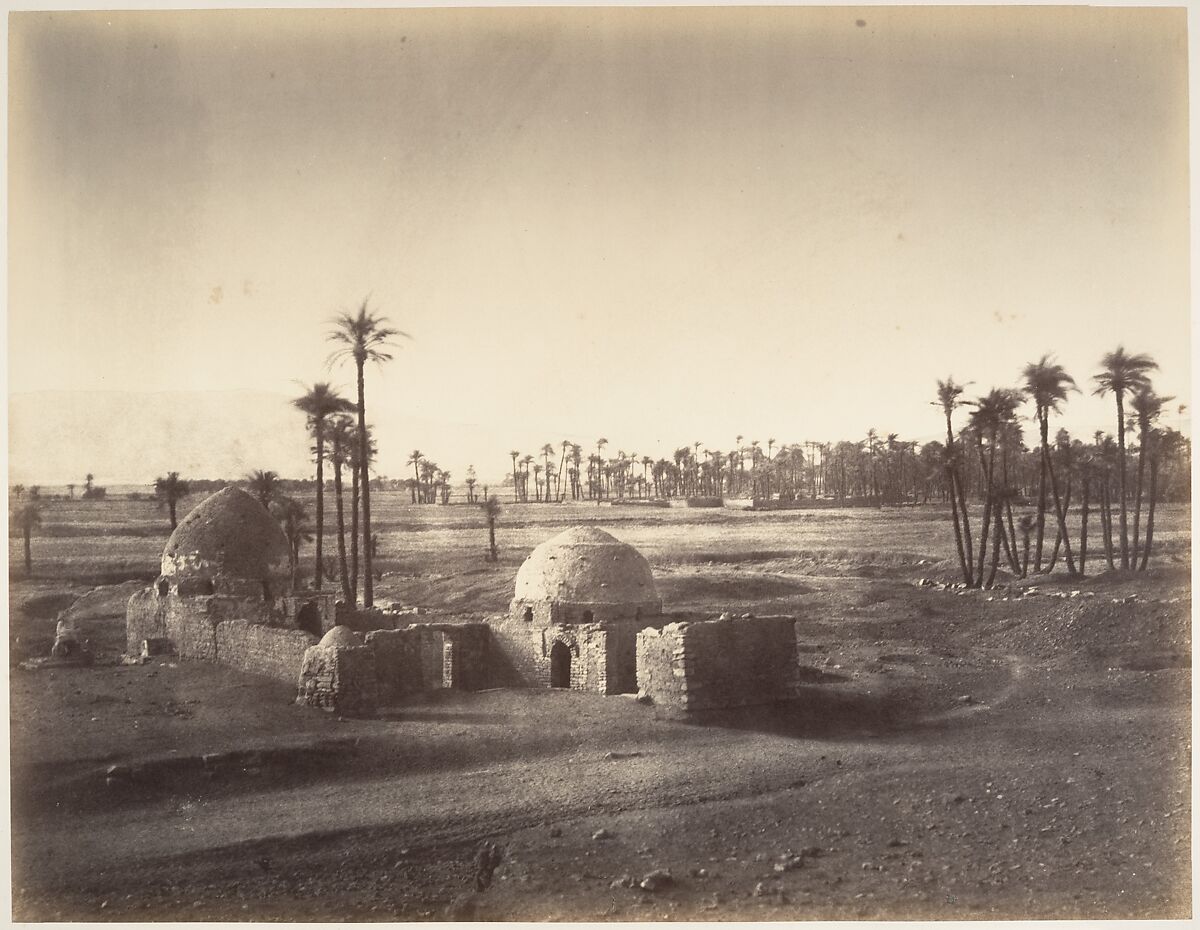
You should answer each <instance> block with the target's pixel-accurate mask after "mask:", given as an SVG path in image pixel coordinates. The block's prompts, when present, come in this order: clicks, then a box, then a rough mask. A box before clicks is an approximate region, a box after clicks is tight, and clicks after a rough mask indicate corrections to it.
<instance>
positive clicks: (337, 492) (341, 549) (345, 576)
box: [333, 459, 354, 607]
mask: <svg viewBox="0 0 1200 930" xmlns="http://www.w3.org/2000/svg"><path fill="white" fill-rule="evenodd" d="M333 494H334V497H335V498H336V504H337V527H338V564H339V566H340V567H341V570H342V574H341V578H342V601H343V602H344V603H345V604H346V606H347V607H353V606H354V594H353V591H352V590H351V588H350V573H349V571H347V568H346V510H345V502H344V501H343V499H342V498H343V489H342V462H341V460H340V459H334V462H333Z"/></svg>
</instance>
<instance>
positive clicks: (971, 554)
mask: <svg viewBox="0 0 1200 930" xmlns="http://www.w3.org/2000/svg"><path fill="white" fill-rule="evenodd" d="M953 474H954V485H955V487H956V488H957V489H958V506H959V509H960V510H961V511H962V524H963V542H964V543H966V547H967V567H968V568H970V567H971V566H973V565H974V564H975V544H974V543H973V542H972V541H971V515H970V513H969V512H968V511H967V492H966V489H965V488H964V487H963V479H962V475H960V474H959V473H958V470H957V469H955V471H954V473H953ZM954 490H955V488H953V487H952V488H951V489H950V493H951V494H953V493H954ZM974 580H975V578H974V575H972V576H971V579H970V580H969V581H968V582H967V584H971V583H973V582H974Z"/></svg>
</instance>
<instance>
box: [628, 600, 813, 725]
mask: <svg viewBox="0 0 1200 930" xmlns="http://www.w3.org/2000/svg"><path fill="white" fill-rule="evenodd" d="M796 670H797V658H796V632H795V621H794V620H793V619H792V618H790V617H760V618H747V619H739V620H707V621H699V622H691V623H672V624H670V625H668V626H665V627H663V628H662V629H661V630H654V629H647V630H643V631H642V632H641V633H639V634H638V638H637V678H638V690H639V692H641V693H644V694H645V695H647V696H648V697H649V698H650V699H651V700H652V701H653V702H654V703H655V704H656V705H661V706H663V707H667V708H674V709H679V710H687V711H696V710H713V709H717V708H722V707H744V706H748V705H754V704H769V703H773V702H775V701H781V700H788V699H790V698H793V697H795V694H796V690H795V688H796Z"/></svg>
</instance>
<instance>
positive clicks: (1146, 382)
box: [1092, 346, 1158, 569]
mask: <svg viewBox="0 0 1200 930" xmlns="http://www.w3.org/2000/svg"><path fill="white" fill-rule="evenodd" d="M1100 365H1101V371H1100V373H1099V374H1097V375H1094V376H1093V377H1092V380H1093V381H1095V382H1096V389H1095V391H1094V392H1093V393H1095V394H1098V395H1099V396H1101V397H1103V396H1104V395H1105V394H1107V393H1108V392H1109V391H1112V393H1113V395H1114V396H1115V397H1116V399H1117V448H1118V449H1119V450H1120V460H1119V465H1120V468H1121V568H1122V569H1128V568H1129V530H1128V520H1129V517H1128V506H1127V504H1126V500H1125V498H1126V490H1125V392H1126V391H1131V392H1137V391H1140V390H1143V389H1146V388H1149V387H1150V377H1149V373H1150V372H1151V371H1154V370H1156V369H1157V368H1158V363H1157V362H1155V361H1154V359H1152V358H1151V357H1150V356H1149V355H1126V354H1125V348H1124V346H1117V348H1116V349H1115V350H1113V351H1112V352H1109V353H1107V354H1106V355H1105V356H1104V358H1102V359H1101V360H1100Z"/></svg>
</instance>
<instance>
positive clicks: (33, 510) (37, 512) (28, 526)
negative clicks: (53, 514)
mask: <svg viewBox="0 0 1200 930" xmlns="http://www.w3.org/2000/svg"><path fill="white" fill-rule="evenodd" d="M12 521H13V525H14V526H15V527H16V528H17V529H18V530H20V532H21V536H22V537H23V539H24V541H25V574H26V575H31V574H33V549H32V548H31V545H30V537H31V536H32V535H33V529H34V527H37V526H41V525H42V504H41V502H40V501H38V500H29V501H26V502H25V503H23V504H21V505H20V506H19V507H17V508H16V509H15V510H13V512H12Z"/></svg>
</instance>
